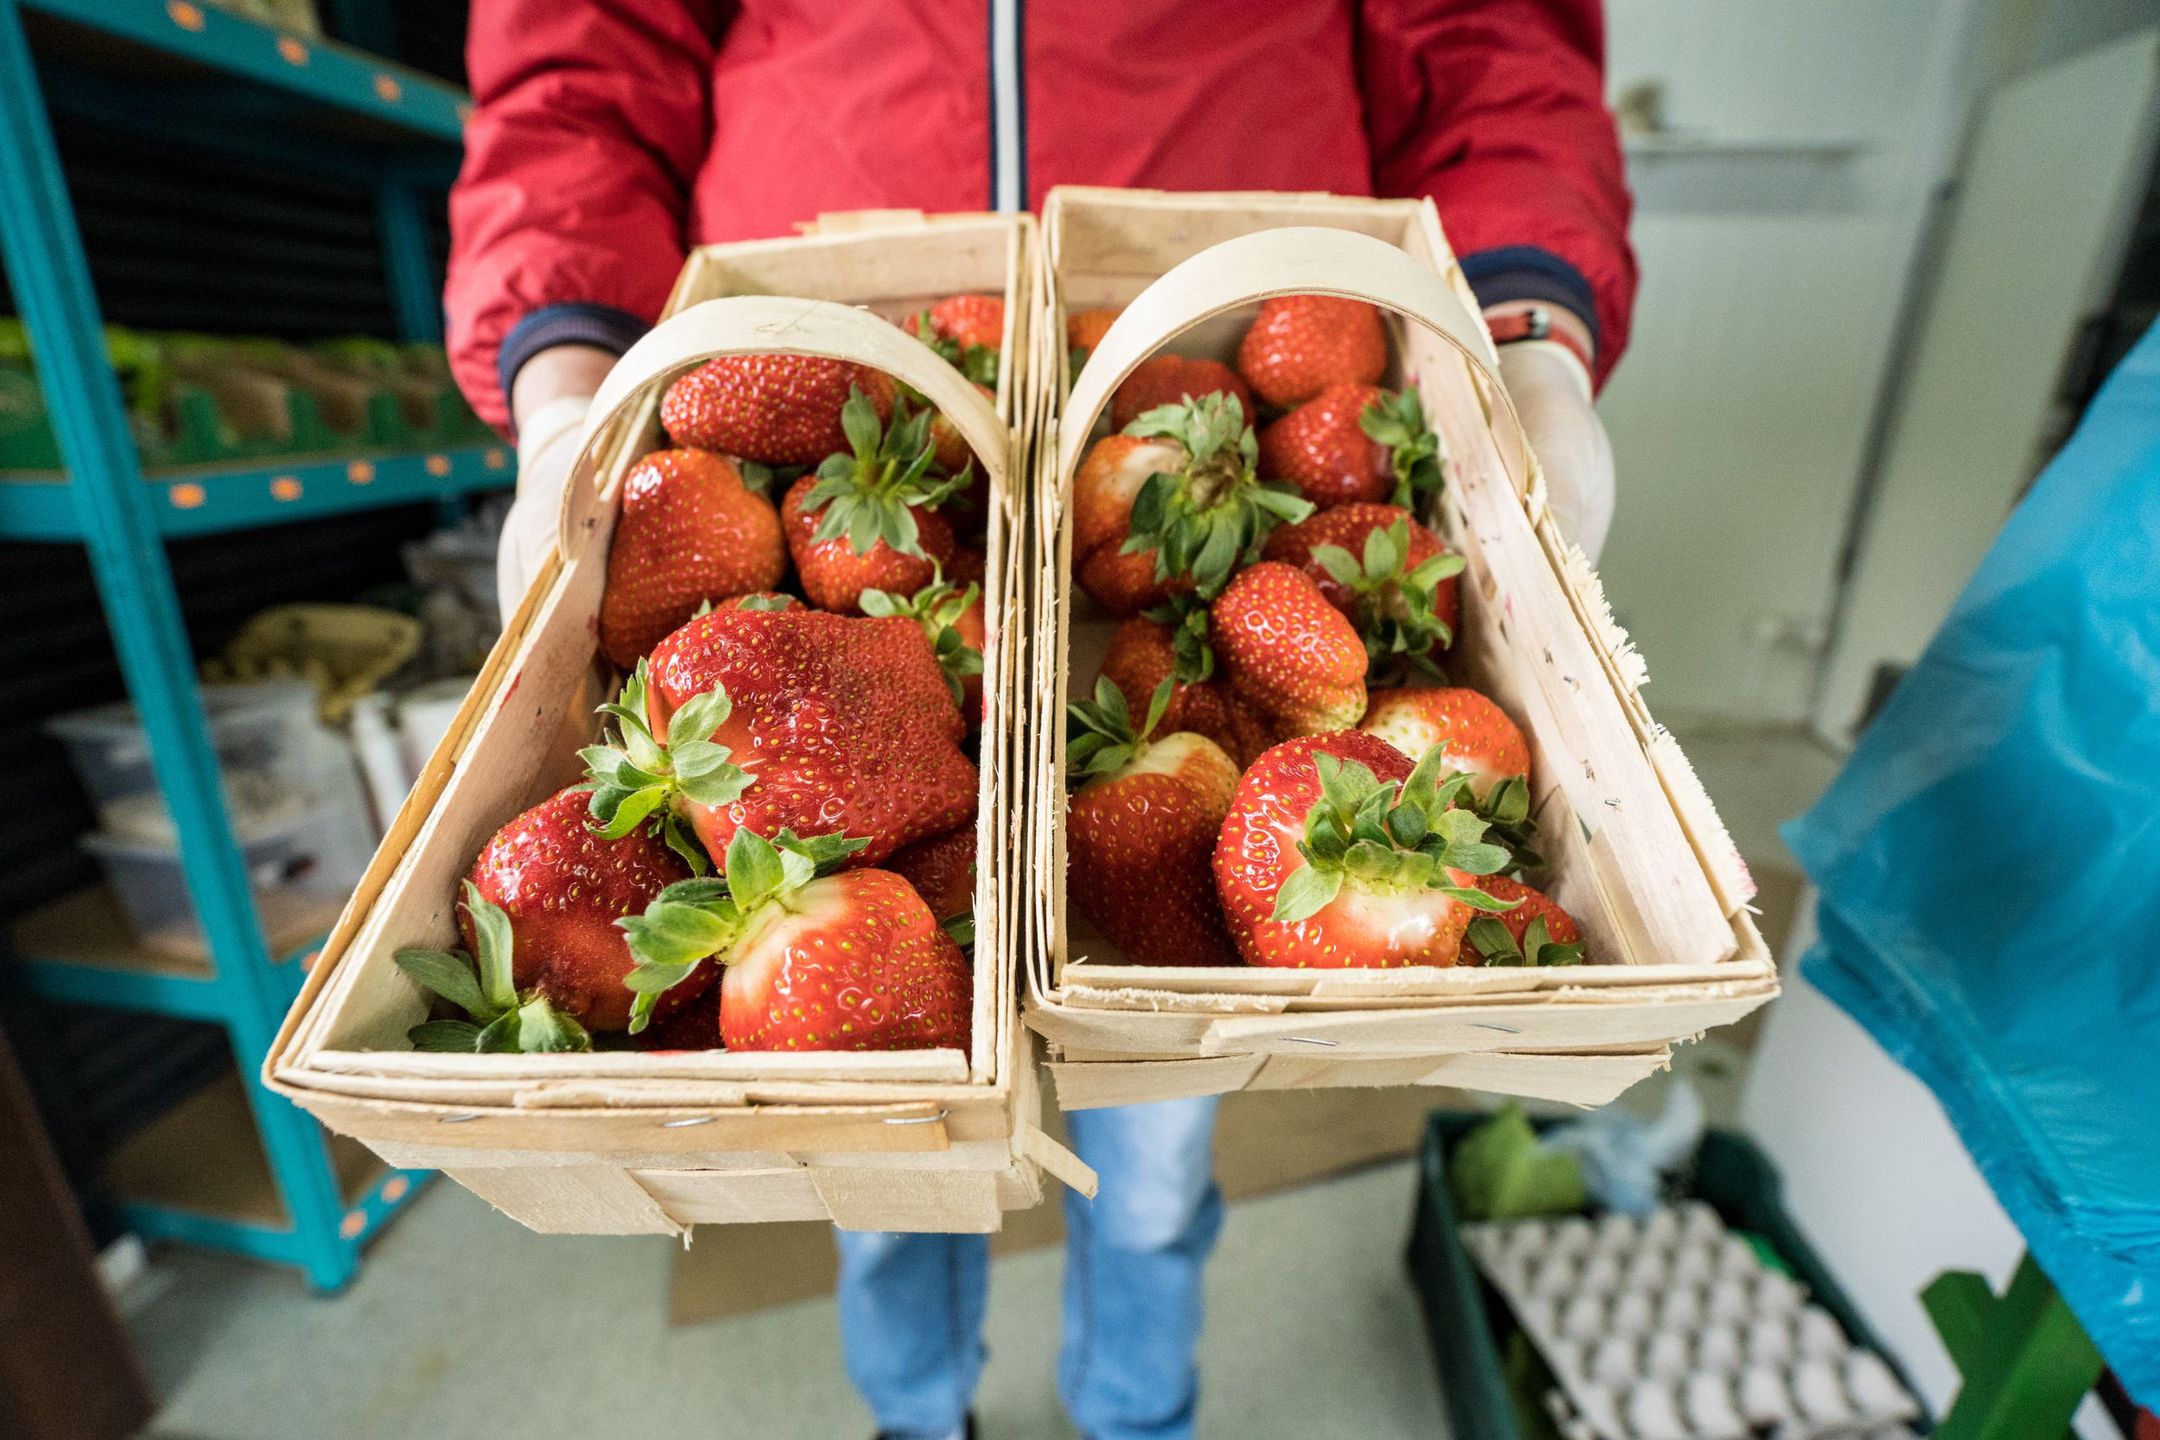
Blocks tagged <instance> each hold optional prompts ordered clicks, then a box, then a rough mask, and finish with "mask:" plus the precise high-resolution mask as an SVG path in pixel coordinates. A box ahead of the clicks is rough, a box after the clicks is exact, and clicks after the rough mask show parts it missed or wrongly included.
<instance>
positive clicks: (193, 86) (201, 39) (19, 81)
mask: <svg viewBox="0 0 2160 1440" xmlns="http://www.w3.org/2000/svg"><path fill="white" fill-rule="evenodd" d="M363 8H364V7H363V6H362V5H361V4H360V3H359V0H345V3H344V4H343V6H342V7H341V9H342V10H344V11H358V10H361V9H363ZM33 40H34V41H35V43H36V44H37V46H38V51H37V54H38V55H39V56H40V57H41V58H42V59H43V60H44V62H45V64H44V73H45V74H46V75H48V76H51V77H54V82H55V83H54V84H53V87H52V91H53V93H52V94H51V95H50V96H48V95H47V94H46V91H45V86H44V84H43V83H42V81H41V75H40V67H39V66H38V65H37V64H34V63H33V51H32V44H33ZM48 104H52V105H54V106H57V107H58V108H60V109H62V110H64V111H73V112H77V113H87V114H89V115H91V116H93V117H94V118H97V119H100V120H103V121H106V122H108V123H115V124H120V125H128V124H133V125H136V126H151V127H155V131H156V133H158V134H160V135H161V136H163V137H165V138H167V139H168V140H172V139H177V140H180V141H183V142H184V143H188V144H199V145H204V146H210V147H217V148H222V149H224V150H226V151H228V152H232V153H238V154H243V155H246V156H249V157H251V158H253V159H255V160H258V161H260V162H261V163H264V164H283V165H316V166H325V167H341V168H342V169H343V170H344V171H346V172H347V173H357V174H359V175H363V176H365V177H366V179H367V180H368V182H369V183H370V185H371V186H372V189H373V191H374V193H375V195H376V196H377V211H376V221H377V225H378V228H379V229H380V231H381V234H382V236H383V251H384V253H383V263H384V267H385V276H386V279H387V281H388V283H389V288H390V294H391V297H392V301H393V305H394V309H395V313H396V315H397V317H398V322H399V325H400V328H401V329H402V330H403V332H404V334H403V336H402V338H405V339H409V340H436V339H440V338H441V322H440V309H439V306H438V303H437V298H436V293H435V287H434V282H433V278H432V276H431V274H430V272H429V263H428V249H427V239H426V235H425V232H424V229H423V218H422V217H423V213H424V211H423V206H422V203H421V200H422V196H423V194H424V192H425V191H426V190H427V189H428V188H430V187H433V188H435V189H438V190H439V189H440V188H441V186H442V185H443V183H445V181H446V179H447V176H448V175H449V174H450V173H451V170H452V168H453V167H454V163H455V157H456V150H455V146H456V143H457V140H458V137H459V133H460V130H461V127H462V124H463V118H464V111H465V107H466V102H465V98H464V96H463V95H462V94H460V93H459V92H458V91H457V90H456V89H454V88H453V87H451V86H448V85H445V84H443V83H441V82H440V81H437V80H435V79H432V78H431V77H429V76H426V75H423V74H420V73H419V72H416V71H412V70H408V69H405V68H403V67H401V66H397V65H394V64H391V63H389V62H387V61H383V60H380V59H377V58H375V57H373V56H371V55H367V54H364V53H362V52H359V51H356V50H352V49H348V48H346V47H343V46H340V45H336V44H330V43H325V42H323V41H319V40H314V39H306V38H302V37H299V36H294V35H288V34H284V33H282V32H280V31H278V30H275V29H272V28H270V27H268V26H264V25H260V24H257V23H255V22H253V21H249V20H245V19H241V18H238V17H236V16H233V15H230V14H227V13H225V12H223V11H220V10H217V9H214V8H211V7H209V6H207V5H202V4H197V3H193V0H0V256H4V258H5V261H6V267H7V274H8V278H9V281H10V283H11V286H12V289H13V292H14V295H15V299H16V303H17V305H18V306H19V307H20V309H21V312H22V317H23V321H24V323H25V325H26V326H27V328H28V331H29V334H30V338H31V343H32V348H33V350H34V352H35V354H36V357H37V368H38V376H39V381H40V383H41V385H42V387H43V389H44V392H45V396H46V403H47V407H48V409H49V411H50V413H51V415H52V418H53V424H54V428H55V431H56V434H57V436H58V439H59V442H60V449H61V453H62V456H63V458H64V460H65V462H66V478H65V479H64V480H60V481H53V482H50V483H38V482H0V537H4V538H10V539H23V540H39V541H55V542H79V543H80V544H82V545H83V546H84V547H85V549H86V551H87V553H88V557H89V561H90V566H91V571H92V574H93V576H94V578H95V580H96V583H97V588H98V593H99V596H100V599H101V601H102V603H103V606H104V609H105V613H106V618H107V622H108V624H109V626H110V629H111V632H112V636H113V642H114V645H115V648H116V650H117V651H118V657H119V662H120V668H121V673H122V676H123V678H124V679H125V681H126V684H127V688H128V691H129V693H130V694H131V695H132V697H133V699H134V702H135V706H136V708H137V710H138V711H139V712H140V714H141V716H142V720H143V724H144V727H145V729H146V730H147V732H148V734H149V738H150V744H151V750H152V760H153V763H154V766H155V769H156V773H157V779H158V783H159V785H160V787H161V788H162V789H163V791H164V794H165V799H166V803H167V806H168V807H169V808H170V810H171V812H172V815H173V819H174V822H175V825H176V826H177V828H178V832H179V837H180V847H181V855H182V862H183V867H184V871H185V874H186V878H187V884H188V889H189V892H190V893H191V895H192V896H193V898H194V902H195V907H196V911H197V914H198V916H199V917H200V920H201V923H202V927H203V931H204V934H205V936H206V938H207V940H208V944H209V951H210V955H211V956H212V957H213V958H212V959H211V961H210V963H209V964H207V965H205V966H203V967H200V968H199V969H190V968H189V967H185V966H174V965H170V964H160V963H155V962H151V963H136V962H135V961H133V960H132V959H130V958H129V957H127V956H125V955H124V953H122V952H124V949H125V940H124V937H120V938H115V936H116V935H117V932H113V933H108V934H104V935H101V934H100V933H98V932H99V925H100V916H101V915H103V914H107V913H109V904H108V906H107V907H106V908H103V909H101V908H100V906H99V903H98V897H97V896H96V895H95V894H94V893H88V894H86V895H85V896H82V897H71V899H69V900H64V901H62V902H59V903H57V904H56V905H55V906H53V907H50V909H49V910H48V911H46V912H41V924H39V925H28V924H27V923H26V925H25V927H21V928H19V929H18V931H17V944H18V946H19V947H22V948H25V949H26V950H34V948H42V949H45V950H48V951H50V952H51V953H25V954H22V955H20V956H19V957H18V961H19V963H20V967H21V971H22V974H23V975H24V976H25V977H26V978H27V980H28V982H29V984H30V986H31V987H32V988H33V989H36V990H38V991H40V992H42V993H44V994H46V995H48V996H51V997H54V998H58V999H64V1000H67V1001H70V1002H74V1003H88V1004H96V1005H109V1006H116V1007H120V1008H127V1009H138V1010H147V1011H154V1012H158V1013H162V1014H170V1015H181V1016H188V1017H191V1018H195V1019H201V1020H212V1021H217V1022H219V1023H221V1024H222V1025H223V1026H224V1027H225V1029H226V1031H227V1033H228V1035H229V1037H230V1041H231V1045H232V1049H233V1053H234V1058H235V1059H236V1061H237V1062H238V1065H239V1069H240V1073H241V1075H242V1077H244V1080H245V1084H246V1087H247V1092H248V1099H249V1102H250V1104H251V1106H252V1111H253V1118H254V1121H255V1125H256V1128H257V1130H258V1132H259V1134H260V1137H261V1142H262V1146H261V1148H262V1154H263V1158H264V1160H265V1161H266V1162H267V1165H268V1171H269V1175H270V1177H271V1178H272V1179H273V1180H274V1183H275V1188H276V1191H277V1199H278V1201H279V1202H280V1207H279V1208H281V1212H282V1216H283V1219H284V1222H285V1223H282V1224H280V1223H276V1222H274V1221H270V1220H266V1219H264V1218H263V1217H262V1216H260V1215H256V1216H252V1217H238V1216H230V1215H226V1216H221V1215H214V1214H209V1213H205V1212H204V1211H203V1210H201V1209H199V1208H198V1209H191V1208H187V1207H186V1206H185V1205H174V1204H145V1203H136V1204H128V1205H126V1206H125V1213H126V1215H127V1218H128V1219H129V1222H130V1223H131V1224H132V1225H133V1226H134V1227H135V1228H136V1229H137V1230H138V1231H140V1232H141V1233H143V1234H144V1235H146V1236H149V1237H152V1238H171V1239H179V1240H184V1241H189V1242H193V1243H198V1244H205V1245H211V1246H217V1247H221V1248H225V1249H230V1250H236V1251H240V1252H242V1253H246V1254H249V1255H254V1256H257V1257H261V1258H264V1259H269V1260H275V1261H281V1262H284V1263H287V1264H291V1265H295V1266H298V1267H299V1268H300V1269H301V1270H302V1272H303V1273H304V1274H305V1275H306V1277H307V1279H308V1281H309V1282H310V1283H311V1284H312V1285H313V1286H315V1287H316V1288H317V1289H319V1290H324V1291H329V1290H335V1289H337V1288H339V1287H341V1286H342V1285H344V1284H345V1283H346V1282H347V1281H348V1280H349V1279H350V1278H351V1277H352V1275H353V1273H354V1271H355V1269H356V1268H357V1266H358V1263H359V1253H360V1248H361V1246H362V1245H363V1244H365V1242H366V1241H367V1239H368V1238H369V1236H370V1235H371V1234H373V1233H374V1232H375V1231H376V1230H377V1229H378V1228H379V1227H380V1226H381V1225H382V1224H383V1223H384V1222H385V1221H386V1220H387V1219H388V1218H389V1217H390V1216H391V1215H392V1214H394V1213H396V1211H397V1210H398V1208H399V1207H400V1206H401V1205H403V1204H404V1203H405V1202H406V1201H408V1200H409V1199H410V1198H411V1196H412V1195H413V1194H414V1193H416V1192H417V1189H418V1184H417V1182H418V1181H419V1180H420V1179H422V1178H424V1177H422V1176H420V1175H418V1174H414V1173H409V1172H399V1171H388V1172H381V1171H378V1172H376V1173H374V1174H373V1175H372V1176H370V1177H368V1178H367V1179H366V1180H364V1181H363V1182H360V1183H357V1184H355V1183H352V1181H351V1177H350V1176H347V1178H346V1183H343V1184H341V1181H340V1176H339V1171H338V1167H337V1166H336V1165H335V1164H334V1163H333V1159H332V1156H331V1154H330V1151H329V1147H328V1146H327V1144H326V1142H325V1137H324V1135H323V1133H322V1131H321V1130H320V1129H319V1128H318V1127H317V1125H316V1123H315V1122H314V1121H313V1120H312V1119H310V1118H309V1117H308V1116H306V1115H304V1114H303V1113H302V1112H300V1111H299V1110H298V1109H296V1108H294V1107H293V1106H292V1105H291V1104H289V1103H288V1102H286V1101H285V1100H282V1099H280V1098H278V1097H276V1096H274V1095H271V1094H270V1093H269V1092H267V1091H265V1090H264V1089H262V1088H261V1086H260V1084H259V1083H258V1081H257V1078H256V1077H257V1074H258V1072H259V1070H260V1068H261V1064H262V1060H263V1057H264V1055H265V1054H266V1052H267V1050H268V1048H269V1045H270V1041H271V1038H272V1037H273V1036H274V1035H275V1033H276V1031H277V1028H278V1025H279V1023H280V1022H281V1021H282V1019H283V1018H284V1014H285V1010H286V1007H287V1006H288V1004H289V1003H290V1002H291V1000H292V997H293V996H294V994H295V993H296V992H297V990H298V988H299V977H300V974H301V968H302V967H301V965H300V963H299V959H300V957H301V956H302V955H304V954H305V953H307V952H308V951H311V950H312V949H314V948H315V945H316V944H317V943H318V942H319V938H320V937H319V936H312V937H311V936H291V935H285V936H274V937H273V936H266V935H265V933H264V931H263V927H262V923H261V919H260V917H259V916H258V914H257V911H256V906H255V903H254V899H253V896H252V894H251V892H250V888H249V885H248V881H247V876H246V873H245V870H244V868H243V864H242V859H241V854H240V850H239V848H238V846H237V844H236V843H235V841H234V838H233V834H232V829H231V825H230V821H229V817H228V816H227V814H226V810H225V802H224V797H223V794H222V792H221V788H220V785H219V779H218V771H217V763H216V756H215V754H214V752H213V750H212V748H211V743H210V733H209V728H208V724H207V722H206V720H205V718H204V714H203V708H202V699H201V695H200V694H199V692H198V690H197V688H196V683H195V674H194V661H193V655H192V651H191V649H190V646H189V644H188V637H187V633H186V631H185V629H184V628H183V624H182V619H181V611H180V605H179V600H178V597H177V595H176V593H175V590H174V585H173V579H172V571H171V569H170V566H169V564H168V562H167V557H166V553H165V541H166V540H167V539H168V538H171V537H174V536H184V535H199V534H207V533H214V532H217V531H222V530H235V529H241V528H245V527H251V526H258V525H266V524H273V523H277V522H280V521H286V520H296V519H303V518H308V517H312V516H320V515H329V514H336V513H341V512H346V511H352V510H358V509H365V508H368V507H373V506H383V505H394V504H409V503H412V502H414V501H417V500H427V499H437V500H450V499H453V498H455V497H458V496H461V495H464V494H468V493H470V492H473V491H476V490H480V489H486V488H492V487H500V486H505V485H508V484H510V483H511V479H512V476H511V459H510V456H509V454H508V453H507V451H506V450H504V449H502V448H500V447H486V446H483V447H474V448H469V449H458V450H446V451H442V452H439V453H420V454H369V455H356V456H337V457H323V458H316V459H305V460H295V461H288V462H284V463H278V464H265V463H264V462H262V461H249V462H246V463H245V464H244V465H237V466H233V467H228V468H214V469H200V470H190V471H186V472H174V473H164V474H159V475H157V476H154V477H149V478H146V477H145V476H144V474H143V471H142V465H141V460H140V457H139V455H138V454H137V452H136V449H135V446H134V444H133V442H132V440H131V439H130V438H129V434H130V432H129V427H128V423H127V416H126V412H125V409H124V406H123V403H122V397H121V392H120V387H119V384H118V381H117V379H116V377H115V376H114V374H113V371H112V369H111V366H110V365H109V363H108V362H107V359H106V356H105V349H104V340H103V320H102V316H101V314H100V311H99V306H98V300H97V296H96V294H95V293H94V291H93V288H92V284H91V277H90V268H89V264H88V262H87V260H86V258H85V255H84V251H83V242H82V236H81V232H80V229H79V227H78V225H77V222H76V217H75V213H74V210H73V208H72V205H71V201H70V196H69V194H68V189H67V185H66V181H65V178H64V176H63V174H62V171H61V166H60V160H59V155H58V152H57V150H56V148H55V144H54V139H53V129H52V124H51V119H50V114H49V112H48V109H47V106H48ZM70 905H73V906H74V907H75V908H74V909H73V910H72V911H71V910H70V909H69V906H70ZM41 933H42V934H45V935H48V936H50V937H52V939H53V943H52V944H51V945H50V946H44V947H34V945H33V943H31V937H33V936H35V935H37V934H41ZM61 951H67V952H70V953H65V954H63V953H59V952H61Z"/></svg>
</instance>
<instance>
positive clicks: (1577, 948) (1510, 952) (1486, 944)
mask: <svg viewBox="0 0 2160 1440" xmlns="http://www.w3.org/2000/svg"><path fill="white" fill-rule="evenodd" d="M1464 938H1465V939H1466V940H1467V941H1468V942H1469V944H1470V948H1471V949H1473V950H1475V951H1477V952H1478V954H1479V955H1480V956H1481V957H1483V959H1484V961H1485V963H1486V964H1487V965H1580V964H1582V960H1583V946H1582V942H1581V941H1580V940H1571V941H1569V942H1568V943H1567V944H1565V945H1563V944H1561V943H1560V942H1559V941H1557V940H1555V939H1553V938H1552V929H1551V927H1549V926H1548V925H1546V923H1545V917H1544V916H1542V915H1540V916H1538V917H1537V918H1536V919H1534V920H1532V921H1531V922H1530V923H1529V924H1528V925H1526V926H1524V927H1523V943H1522V944H1520V945H1517V944H1516V943H1515V937H1514V936H1513V935H1510V934H1509V933H1508V928H1507V926H1505V925H1503V924H1501V923H1500V922H1499V921H1498V920H1495V919H1493V918H1492V917H1491V916H1489V915H1480V916H1478V917H1477V918H1476V919H1475V920H1472V921H1471V922H1470V929H1469V931H1468V932H1467V933H1466V934H1465V936H1464Z"/></svg>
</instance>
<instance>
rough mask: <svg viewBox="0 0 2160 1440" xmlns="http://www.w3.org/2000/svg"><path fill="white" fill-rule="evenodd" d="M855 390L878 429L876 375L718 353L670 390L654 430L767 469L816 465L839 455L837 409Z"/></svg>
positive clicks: (821, 363)
mask: <svg viewBox="0 0 2160 1440" xmlns="http://www.w3.org/2000/svg"><path fill="white" fill-rule="evenodd" d="M856 391H860V392H862V394H863V395H864V396H865V397H866V398H867V400H868V402H869V404H870V406H871V408H872V410H873V411H874V412H875V414H876V416H877V420H878V423H879V424H883V423H884V422H885V419H886V417H888V416H889V415H891V414H892V408H893V383H892V380H891V378H890V377H889V376H887V375H885V374H884V373H883V372H881V371H877V370H872V369H870V368H869V367H867V366H863V365H851V364H849V363H847V362H845V361H841V360H826V359H823V358H821V357H818V356H814V355H723V356H721V357H720V358H719V359H717V360H708V361H707V362H705V363H704V364H703V365H700V366H699V367H698V368H697V369H695V370H692V371H691V372H690V373H689V374H687V375H684V376H683V377H682V378H681V379H679V380H677V381H676V382H675V383H674V384H672V385H670V386H669V387H668V390H667V394H666V395H665V396H663V397H662V398H661V401H660V424H661V425H662V427H663V428H665V429H666V430H667V433H668V437H669V438H670V439H672V440H673V441H674V442H675V443H676V444H678V445H687V446H690V447H692V448H694V449H698V450H718V451H720V452H721V453H723V454H726V455H733V456H736V457H737V458H738V459H743V460H756V461H759V462H761V463H763V464H766V465H815V464H817V463H818V462H819V461H820V460H823V459H824V458H825V457H826V456H827V455H830V454H832V453H833V452H834V451H835V450H844V449H846V448H847V444H848V438H849V437H848V432H847V430H846V428H845V426H844V425H843V424H842V421H841V413H840V412H841V410H842V408H843V407H845V406H846V404H847V400H848V396H849V395H850V394H852V393H854V392H856Z"/></svg>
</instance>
